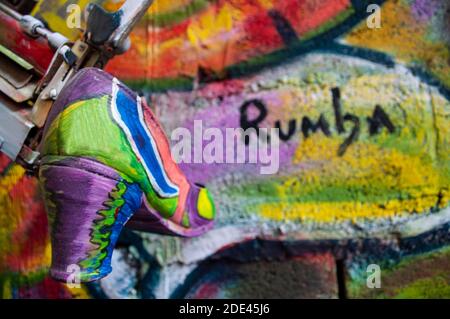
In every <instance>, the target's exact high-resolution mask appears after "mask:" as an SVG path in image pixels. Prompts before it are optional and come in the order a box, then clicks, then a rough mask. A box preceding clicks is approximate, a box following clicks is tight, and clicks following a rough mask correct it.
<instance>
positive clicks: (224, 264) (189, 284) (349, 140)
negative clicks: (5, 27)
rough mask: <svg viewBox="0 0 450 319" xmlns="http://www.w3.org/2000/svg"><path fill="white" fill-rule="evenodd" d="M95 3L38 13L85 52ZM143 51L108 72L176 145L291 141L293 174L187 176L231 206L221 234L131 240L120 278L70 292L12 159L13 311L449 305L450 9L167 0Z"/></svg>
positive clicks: (426, 4) (286, 164)
mask: <svg viewBox="0 0 450 319" xmlns="http://www.w3.org/2000/svg"><path fill="white" fill-rule="evenodd" d="M87 2H88V1H84V0H83V1H58V0H51V1H41V3H40V4H39V6H38V8H36V10H35V14H36V15H37V16H39V17H41V18H42V19H44V20H45V21H46V22H47V23H48V24H49V26H50V27H52V28H54V29H56V30H65V31H64V32H65V33H66V34H67V35H69V36H72V37H76V36H77V34H78V33H79V31H78V30H75V29H68V27H67V25H66V22H65V19H66V17H67V10H66V8H67V6H68V5H69V4H73V3H78V4H79V5H80V6H82V7H83V6H85V5H86V4H87ZM98 2H100V3H102V4H103V5H104V6H105V7H106V8H108V9H110V10H114V9H116V8H117V7H118V6H119V5H120V1H112V0H111V1H98ZM371 4H372V5H373V4H375V5H377V6H378V8H380V10H379V11H377V10H376V9H374V10H368V6H369V5H371ZM55 8H58V10H55ZM372 8H376V7H372ZM377 14H379V18H380V25H379V26H376V25H375V26H374V25H372V24H373V23H374V21H373V19H376V18H377ZM131 41H132V46H131V49H130V50H129V52H127V53H126V54H125V55H123V56H120V57H117V58H115V59H114V60H113V61H112V62H111V63H110V64H109V65H108V67H107V70H108V71H109V72H111V73H113V74H114V75H115V76H117V77H118V78H120V79H121V80H123V81H125V82H126V83H127V84H129V85H130V86H131V87H132V88H134V89H135V90H137V91H138V92H139V93H140V94H142V95H143V96H145V98H146V99H147V100H148V102H149V104H150V105H151V107H152V109H153V110H154V112H155V113H156V115H157V116H158V117H159V119H160V120H161V123H162V125H163V126H164V128H165V130H166V132H167V134H168V136H169V137H170V136H171V132H173V131H174V130H175V129H177V128H180V127H182V128H187V129H189V130H190V131H191V132H192V133H194V131H195V129H196V128H195V127H196V123H199V122H200V123H201V125H202V128H203V129H207V128H217V129H219V131H221V132H223V133H224V134H225V130H226V128H243V129H247V128H256V129H259V128H278V129H279V139H280V153H279V170H277V172H276V174H269V175H264V174H261V173H260V168H261V167H260V166H261V165H260V164H239V163H237V164H236V163H220V162H214V163H183V164H181V165H182V169H183V170H184V171H185V172H186V173H187V175H188V177H190V178H192V179H194V180H196V181H198V182H199V183H202V184H205V185H207V186H208V188H209V189H210V191H211V193H212V195H213V197H214V198H215V200H216V203H217V206H218V220H217V224H216V226H215V228H214V229H213V230H212V231H210V232H209V233H207V234H205V235H203V236H201V237H199V238H195V239H180V238H175V237H168V236H161V235H155V234H146V233H142V232H136V231H130V230H125V231H124V232H123V233H122V235H121V238H120V239H119V244H118V246H117V248H116V250H115V252H114V255H113V268H114V271H113V273H112V274H111V275H109V276H108V277H106V278H105V279H103V280H101V281H100V282H97V283H94V284H89V285H85V286H83V287H82V288H69V287H68V286H66V285H64V284H61V283H57V282H55V281H53V280H52V279H50V278H49V277H47V270H48V267H49V263H50V252H51V247H50V243H49V237H48V227H47V219H46V214H45V210H44V207H43V204H42V202H41V200H40V194H39V190H38V188H37V182H36V180H35V178H34V177H31V176H27V175H26V174H25V171H24V170H23V169H22V168H21V167H19V166H17V165H15V164H13V163H11V162H10V161H9V160H8V159H6V158H5V157H0V172H1V174H2V175H1V178H0V184H1V187H0V295H2V297H4V298H27V297H42V298H57V297H64V298H216V297H223V298H227V297H232V298H249V297H261V298H265V297H267V298H284V297H286V298H361V297H362V298H395V297H398V298H430V297H433V298H450V270H449V269H450V250H449V249H450V246H449V243H450V208H449V202H450V3H448V2H447V1H445V0H431V1H423V0H386V1H381V0H377V1H376V0H372V1H356V0H355V1H350V0H330V1H316V0H285V1H276V0H215V1H213V0H179V1H173V0H171V1H169V0H167V1H166V0H156V1H155V3H154V5H153V6H152V8H151V9H150V10H149V12H148V14H147V15H146V17H145V19H144V20H143V21H142V23H141V24H140V25H139V26H138V28H137V29H136V30H135V31H134V33H133V35H132V37H131ZM258 138H261V139H263V138H265V137H264V136H261V135H260V136H259V137H258ZM173 142H175V141H173ZM207 142H208V141H207V140H203V141H201V143H203V144H207ZM224 144H225V141H224ZM226 147H227V146H226V145H224V149H226ZM374 265H375V266H374ZM371 267H372V268H373V267H379V270H380V271H381V285H380V287H371V286H370V284H369V281H368V276H369V277H370V275H371V274H372V270H370V269H372V268H371ZM376 270H377V269H375V270H374V271H376Z"/></svg>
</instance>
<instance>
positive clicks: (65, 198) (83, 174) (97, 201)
mask: <svg viewBox="0 0 450 319" xmlns="http://www.w3.org/2000/svg"><path fill="white" fill-rule="evenodd" d="M40 177H41V181H44V184H45V187H44V191H45V196H46V197H47V203H49V202H50V203H52V204H53V205H55V207H47V209H48V210H50V211H52V209H56V210H57V211H58V213H57V214H55V220H54V223H53V225H52V227H51V228H52V267H51V270H52V271H53V272H55V274H56V273H58V274H64V273H67V270H68V269H67V267H68V266H69V265H72V264H75V265H78V264H79V262H80V261H82V260H85V259H86V258H87V257H89V255H90V254H93V255H95V254H98V253H100V252H99V251H98V252H97V250H98V249H99V247H98V245H96V244H93V243H91V232H92V225H93V224H94V221H95V220H97V219H99V218H100V216H99V215H98V214H97V212H98V211H100V210H105V209H108V207H106V206H105V205H104V204H103V203H104V202H106V201H108V200H109V196H110V195H109V194H110V192H111V190H113V189H115V187H116V185H117V181H116V180H114V179H111V178H107V177H104V176H101V175H98V174H95V173H91V172H88V171H86V170H84V169H79V168H74V167H68V166H54V165H44V166H42V167H41V171H40ZM81 185H82V187H81ZM82 270H83V269H82ZM69 274H70V273H67V275H69ZM58 279H60V280H61V279H62V280H63V279H64V278H58Z"/></svg>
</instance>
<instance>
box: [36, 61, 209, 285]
mask: <svg viewBox="0 0 450 319" xmlns="http://www.w3.org/2000/svg"><path fill="white" fill-rule="evenodd" d="M40 150H41V154H42V159H41V166H40V169H39V178H40V184H41V187H42V190H43V194H44V201H45V204H46V209H47V212H48V214H49V221H50V225H51V229H52V234H51V237H52V265H51V270H50V273H51V275H52V276H53V277H54V278H55V279H58V280H62V281H66V280H67V278H68V277H69V276H70V275H71V274H72V272H73V271H74V270H78V272H77V274H76V275H78V276H79V277H78V278H79V279H80V280H81V281H82V282H86V281H93V280H97V279H100V278H102V277H104V276H106V275H107V274H108V273H109V272H110V271H111V256H112V252H113V248H114V246H115V244H116V241H117V239H118V236H119V234H120V231H121V230H122V228H123V226H124V225H125V224H126V223H127V221H128V220H129V219H130V218H131V217H132V216H133V215H134V214H135V213H136V212H137V211H139V213H138V214H136V221H134V222H133V223H132V224H134V226H135V227H136V228H138V229H141V230H142V229H143V230H147V231H152V232H157V233H163V234H170V235H177V236H184V237H192V236H198V235H201V234H202V233H204V232H206V231H207V230H209V229H210V228H211V227H212V226H213V221H214V218H215V207H214V203H213V201H212V199H211V196H210V194H209V192H208V190H207V189H206V188H205V187H203V186H201V185H197V184H194V183H191V182H190V181H188V180H187V178H186V177H185V175H184V174H183V172H182V171H181V170H180V169H179V167H178V166H177V165H176V163H175V162H174V161H173V160H172V158H171V154H170V147H169V143H168V141H167V139H166V137H165V135H164V132H163V130H162V129H161V127H160V126H159V124H158V122H157V121H156V119H155V117H154V115H153V114H152V112H151V110H150V109H149V108H148V107H147V106H146V105H145V103H143V101H142V100H141V98H140V97H139V96H137V95H136V94H135V93H134V92H132V91H131V90H130V89H128V88H127V87H126V86H125V85H123V84H122V83H120V82H119V81H118V80H117V79H115V78H113V77H112V76H110V75H109V74H107V73H105V72H103V71H101V70H98V69H94V68H87V69H83V70H81V71H79V73H78V74H77V75H76V76H75V77H74V78H73V79H72V80H71V82H70V83H69V84H68V85H67V86H66V87H65V88H64V90H63V91H62V92H61V94H60V96H59V98H58V100H57V101H56V102H55V104H54V106H53V108H52V110H51V112H50V114H49V118H48V120H47V124H46V127H45V129H44V139H43V143H42V145H41V147H40Z"/></svg>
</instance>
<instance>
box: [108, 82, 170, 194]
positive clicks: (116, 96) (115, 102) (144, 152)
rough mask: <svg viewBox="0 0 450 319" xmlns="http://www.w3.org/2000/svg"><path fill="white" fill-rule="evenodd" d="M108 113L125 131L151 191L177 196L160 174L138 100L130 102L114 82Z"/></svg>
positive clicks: (156, 154)
mask: <svg viewBox="0 0 450 319" xmlns="http://www.w3.org/2000/svg"><path fill="white" fill-rule="evenodd" d="M111 111H112V115H113V118H114V120H115V121H116V122H117V124H118V125H119V126H120V128H121V129H122V130H123V131H124V132H125V135H126V137H127V139H128V141H129V142H130V145H131V147H132V149H133V152H134V153H135V155H136V156H137V157H138V158H139V160H140V161H141V163H142V165H143V166H144V169H145V171H146V173H147V176H148V178H149V180H150V183H151V185H152V187H153V188H154V189H155V191H156V192H157V193H158V194H159V195H160V196H161V197H166V198H167V197H175V196H178V191H179V190H178V187H177V186H176V185H174V184H173V183H172V182H171V181H170V179H169V178H168V176H167V174H166V172H165V171H164V166H163V164H162V160H161V156H160V155H159V153H158V148H157V146H156V143H155V140H154V138H153V136H152V135H151V134H150V132H149V131H148V129H147V126H146V124H145V122H144V116H143V113H142V104H141V101H140V97H137V100H133V99H130V97H129V96H127V95H126V94H125V93H124V91H123V90H121V89H120V87H119V83H118V80H117V79H114V80H113V87H112V100H111Z"/></svg>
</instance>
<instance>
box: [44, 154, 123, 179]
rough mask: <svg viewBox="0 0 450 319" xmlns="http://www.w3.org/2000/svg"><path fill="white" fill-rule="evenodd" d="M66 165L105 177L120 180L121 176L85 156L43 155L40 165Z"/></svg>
mask: <svg viewBox="0 0 450 319" xmlns="http://www.w3.org/2000/svg"><path fill="white" fill-rule="evenodd" d="M47 164H48V165H54V166H68V167H74V168H79V169H83V170H85V171H88V172H91V173H95V174H98V175H101V176H104V177H107V178H111V179H115V180H120V179H121V176H120V175H119V174H118V173H117V171H116V170H115V169H113V168H111V167H109V166H106V165H105V164H103V163H100V162H98V161H96V160H95V159H90V158H86V157H60V159H59V158H58V157H56V156H51V157H44V158H43V159H42V160H41V165H47Z"/></svg>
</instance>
